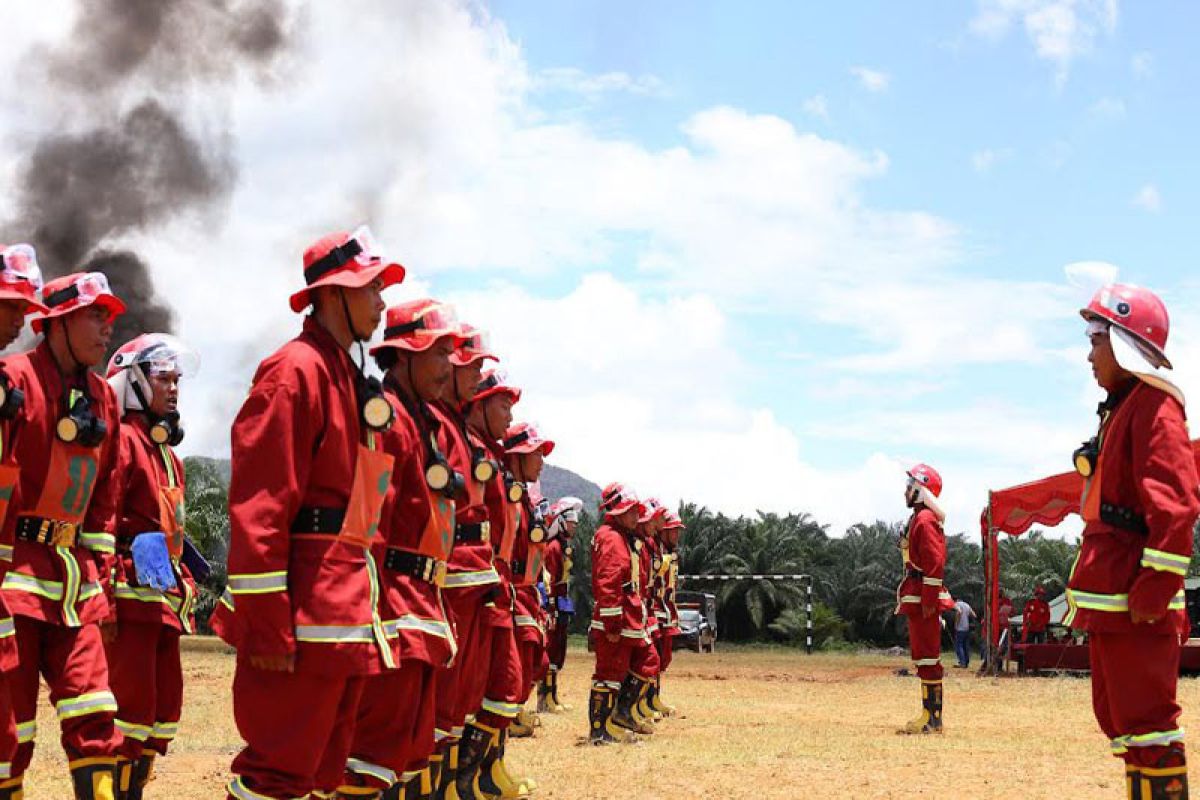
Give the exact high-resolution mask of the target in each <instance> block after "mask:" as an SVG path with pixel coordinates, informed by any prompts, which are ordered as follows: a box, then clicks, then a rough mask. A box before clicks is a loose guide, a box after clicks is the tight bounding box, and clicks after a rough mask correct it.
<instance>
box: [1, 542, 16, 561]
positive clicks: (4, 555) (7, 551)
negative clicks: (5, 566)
mask: <svg viewBox="0 0 1200 800" xmlns="http://www.w3.org/2000/svg"><path fill="white" fill-rule="evenodd" d="M12 558H13V546H12V545H11V544H0V561H12Z"/></svg>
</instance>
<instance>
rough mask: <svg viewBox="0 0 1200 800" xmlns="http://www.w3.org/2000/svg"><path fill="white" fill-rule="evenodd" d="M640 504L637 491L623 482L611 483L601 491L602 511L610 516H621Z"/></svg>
mask: <svg viewBox="0 0 1200 800" xmlns="http://www.w3.org/2000/svg"><path fill="white" fill-rule="evenodd" d="M640 505H641V504H640V503H639V502H638V496H637V492H635V491H634V490H633V488H632V487H630V486H626V485H625V484H623V483H610V484H609V485H608V486H605V487H604V490H603V491H602V492H600V511H601V512H603V513H604V514H606V515H607V516H610V517H619V516H620V515H622V514H624V513H625V512H626V511H629V510H630V509H631V508H637V507H638V506H640Z"/></svg>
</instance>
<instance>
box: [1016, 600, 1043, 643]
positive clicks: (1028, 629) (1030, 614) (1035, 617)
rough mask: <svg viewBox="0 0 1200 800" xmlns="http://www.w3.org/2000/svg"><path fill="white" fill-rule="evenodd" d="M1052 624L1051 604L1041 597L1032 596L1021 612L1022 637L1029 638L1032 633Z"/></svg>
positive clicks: (1039, 631)
mask: <svg viewBox="0 0 1200 800" xmlns="http://www.w3.org/2000/svg"><path fill="white" fill-rule="evenodd" d="M1049 624H1050V604H1049V603H1047V602H1046V601H1045V600H1043V599H1041V598H1040V597H1033V598H1030V599H1029V600H1028V601H1026V603H1025V610H1024V611H1022V612H1021V638H1022V639H1028V638H1029V634H1031V633H1041V632H1042V631H1044V630H1046V626H1048V625H1049Z"/></svg>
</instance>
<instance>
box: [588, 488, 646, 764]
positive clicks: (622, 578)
mask: <svg viewBox="0 0 1200 800" xmlns="http://www.w3.org/2000/svg"><path fill="white" fill-rule="evenodd" d="M600 511H601V513H603V514H604V523H603V524H602V525H601V526H600V527H599V528H598V529H597V530H596V535H595V537H594V538H593V540H592V598H593V602H594V605H593V610H592V623H591V626H590V631H589V633H590V636H591V639H592V644H593V647H594V649H595V651H596V670H595V672H594V673H593V674H592V693H591V697H590V698H589V702H588V722H589V725H590V736H589V738H590V740H591V742H592V744H610V743H613V742H618V741H621V740H622V739H623V738H624V737H623V734H622V730H621V729H625V730H629V731H637V730H639V729H641V727H642V726H640V725H639V724H638V722H637V721H636V720H635V719H634V717H633V707H634V705H635V704H636V703H637V701H638V698H639V697H640V696H641V693H642V686H643V685H645V684H647V683H649V681H650V679H651V677H652V676H653V675H655V674H656V673H657V672H658V653H657V652H656V651H655V650H654V648H653V647H651V646H650V641H649V639H648V638H647V636H646V606H645V604H644V603H643V602H642V590H641V580H642V570H641V558H640V556H639V555H638V547H637V534H636V531H635V529H636V527H637V521H638V517H639V516H640V515H641V504H640V503H639V502H638V499H637V495H636V494H635V493H634V492H633V490H632V489H630V488H629V487H627V486H625V485H624V484H621V483H610V484H609V485H608V486H606V487H604V491H603V492H601V495H600Z"/></svg>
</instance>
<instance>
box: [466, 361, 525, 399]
mask: <svg viewBox="0 0 1200 800" xmlns="http://www.w3.org/2000/svg"><path fill="white" fill-rule="evenodd" d="M497 394H507V395H508V396H509V397H511V398H512V401H513V402H514V403H516V402H518V401H519V400H520V399H521V390H520V389H518V388H517V387H515V386H510V385H509V383H508V376H507V375H505V374H504V372H503V371H502V370H498V369H490V370H488V371H487V372H485V373H483V377H482V378H480V380H479V387H478V389H477V390H476V392H475V396H474V397H473V398H471V402H472V403H479V402H482V401H484V400H487V399H488V398H489V397H491V396H493V395H497Z"/></svg>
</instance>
